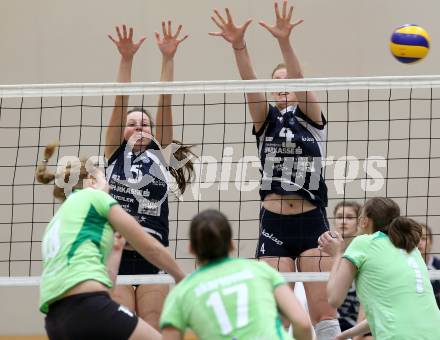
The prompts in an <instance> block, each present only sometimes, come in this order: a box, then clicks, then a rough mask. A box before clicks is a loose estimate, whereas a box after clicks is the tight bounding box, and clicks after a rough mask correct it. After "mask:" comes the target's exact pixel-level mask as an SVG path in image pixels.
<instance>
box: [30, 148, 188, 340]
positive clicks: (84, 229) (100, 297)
mask: <svg viewBox="0 0 440 340" xmlns="http://www.w3.org/2000/svg"><path fill="white" fill-rule="evenodd" d="M55 147H56V145H50V146H48V147H47V148H46V150H45V160H44V161H43V163H42V164H41V165H39V166H38V168H37V173H36V177H37V180H38V181H39V182H42V183H49V182H51V181H52V180H55V182H56V183H57V180H58V181H59V180H61V181H63V182H64V183H67V182H69V180H71V179H72V178H74V177H75V176H78V177H77V178H78V182H77V184H76V185H75V186H74V187H73V192H72V193H71V194H70V195H68V196H67V197H66V193H65V191H64V189H63V188H60V187H59V186H57V185H55V187H54V196H55V197H57V198H60V199H61V200H62V201H63V204H62V205H61V206H60V208H59V209H58V211H57V213H56V214H55V216H54V217H53V218H52V220H51V222H50V223H49V225H48V226H47V228H46V230H45V233H44V236H43V241H42V254H43V273H42V275H41V283H40V310H41V311H42V312H43V313H45V314H47V316H46V323H45V325H46V330H47V333H48V335H49V338H50V339H115V340H116V339H121V340H122V339H160V334H159V333H158V332H157V331H156V330H154V329H153V328H152V327H151V326H149V325H148V324H147V323H146V322H144V321H143V320H141V319H139V318H137V316H136V315H134V314H133V313H131V312H130V311H129V310H128V309H127V308H125V307H124V306H122V305H119V304H117V303H116V302H114V301H113V300H112V299H111V298H110V296H109V290H110V288H111V287H112V285H113V284H114V282H112V280H111V278H110V276H111V275H109V273H108V271H107V269H110V271H111V272H113V273H115V272H116V273H117V267H118V265H119V261H120V255H121V252H122V244H120V242H117V243H116V245H117V248H116V249H115V250H116V251H115V252H114V253H111V252H112V247H113V242H114V231H117V232H119V233H120V234H121V235H122V236H123V237H125V238H126V239H127V241H128V242H129V243H130V244H131V245H132V246H133V247H134V248H135V249H136V250H137V251H138V252H139V253H140V254H141V255H142V256H144V257H145V258H146V259H148V261H151V263H153V264H155V265H156V266H158V267H160V268H163V269H164V270H166V271H167V272H168V273H170V274H171V275H172V276H173V277H174V278H175V280H176V281H177V282H178V281H180V280H181V279H182V278H183V277H184V273H183V272H182V271H181V270H180V268H179V267H178V265H177V263H176V262H175V260H174V259H173V258H172V257H171V255H170V253H169V252H168V251H167V250H166V248H165V247H164V246H162V245H161V244H160V243H159V242H158V241H157V240H156V239H155V238H153V237H152V236H150V235H148V234H147V233H145V232H143V230H142V228H141V226H140V225H139V224H138V223H137V222H136V220H135V219H134V218H133V217H132V216H130V215H129V214H128V213H127V212H125V211H124V210H123V209H122V208H121V207H120V206H119V204H118V203H117V202H116V201H115V200H114V199H113V198H112V197H111V196H110V195H109V194H108V193H107V191H108V185H107V183H106V179H105V176H104V173H103V172H102V171H100V170H99V169H97V168H95V167H92V169H89V170H90V173H89V172H88V171H87V169H86V168H88V164H87V163H85V162H81V163H80V164H76V165H77V166H76V167H75V166H74V165H71V166H69V167H66V168H65V169H64V170H63V171H61V172H60V171H58V172H57V173H56V174H52V173H50V172H49V171H48V169H47V161H48V159H49V158H50V157H51V156H52V154H53V152H54V149H55ZM74 170H77V171H74ZM58 183H59V182H58ZM106 264H107V265H108V266H111V267H112V268H106Z"/></svg>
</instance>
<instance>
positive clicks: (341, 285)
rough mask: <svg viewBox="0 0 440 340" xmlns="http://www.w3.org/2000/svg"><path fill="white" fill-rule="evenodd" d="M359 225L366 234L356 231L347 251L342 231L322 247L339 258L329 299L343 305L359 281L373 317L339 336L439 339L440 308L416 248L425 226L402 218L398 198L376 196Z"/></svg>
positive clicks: (322, 239) (325, 238) (368, 314)
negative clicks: (352, 286) (397, 202)
mask: <svg viewBox="0 0 440 340" xmlns="http://www.w3.org/2000/svg"><path fill="white" fill-rule="evenodd" d="M359 227H360V229H361V230H362V231H363V233H364V234H366V235H360V236H357V237H356V238H355V239H354V240H353V241H352V242H351V244H350V245H349V246H348V248H347V249H346V250H345V252H343V250H342V249H343V240H342V238H341V236H340V235H339V234H338V233H337V232H336V233H335V234H336V235H335V234H331V233H329V232H327V233H324V234H323V235H321V237H320V238H319V244H320V247H321V249H322V250H324V251H325V252H326V253H328V254H330V255H331V256H333V258H334V260H335V262H334V265H333V268H332V271H331V273H330V279H329V281H328V285H327V293H328V297H329V302H330V304H332V305H333V306H335V307H337V306H339V305H340V304H341V303H342V301H343V300H344V298H345V296H346V294H347V291H348V289H349V288H350V286H351V284H352V282H353V280H355V282H356V291H357V293H358V297H359V300H360V302H361V304H362V305H364V307H365V313H366V317H367V321H368V322H363V323H361V324H359V325H357V326H355V327H356V328H355V329H351V330H348V331H346V332H344V333H343V334H341V335H340V336H339V337H338V338H337V339H338V340H339V339H347V338H348V337H349V336H354V335H357V334H362V333H364V332H367V331H368V329H371V332H372V333H373V336H374V338H375V339H380V340H391V339H393V340H401V339H405V340H436V339H439V334H440V333H439V331H438V325H440V311H439V309H438V308H437V305H436V302H435V298H434V293H433V290H432V286H431V283H430V281H429V275H428V271H427V269H426V265H425V263H424V261H423V258H422V256H421V254H420V251H419V250H418V248H417V245H418V243H419V241H420V238H421V236H422V230H421V227H420V225H419V224H418V223H416V222H415V221H413V220H412V219H409V218H406V217H401V216H400V208H399V206H398V205H397V204H396V203H395V202H394V201H393V200H391V199H389V198H381V197H376V198H372V199H369V200H368V201H367V202H366V203H365V205H364V207H363V208H362V213H361V215H360V219H359Z"/></svg>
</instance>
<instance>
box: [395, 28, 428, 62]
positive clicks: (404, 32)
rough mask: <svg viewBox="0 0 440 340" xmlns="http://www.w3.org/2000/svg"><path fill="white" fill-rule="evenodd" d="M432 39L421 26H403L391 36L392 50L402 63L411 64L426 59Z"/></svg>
mask: <svg viewBox="0 0 440 340" xmlns="http://www.w3.org/2000/svg"><path fill="white" fill-rule="evenodd" d="M430 44H431V38H430V37H429V34H428V33H427V32H426V31H425V30H424V29H423V28H422V27H420V26H417V25H411V24H408V25H403V26H400V27H398V28H397V29H396V30H395V31H394V32H393V34H392V35H391V42H390V50H391V53H392V54H393V56H394V57H395V58H396V59H397V60H398V61H400V62H401V63H405V64H411V63H415V62H417V61H419V60H422V59H423V58H425V57H426V55H427V54H428V52H429V47H430Z"/></svg>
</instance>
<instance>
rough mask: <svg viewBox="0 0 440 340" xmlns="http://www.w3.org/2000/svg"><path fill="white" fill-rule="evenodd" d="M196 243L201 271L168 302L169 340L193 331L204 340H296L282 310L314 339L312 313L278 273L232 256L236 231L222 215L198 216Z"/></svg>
mask: <svg viewBox="0 0 440 340" xmlns="http://www.w3.org/2000/svg"><path fill="white" fill-rule="evenodd" d="M190 240H191V241H190V243H191V245H190V246H191V252H192V253H193V254H194V255H195V256H196V257H197V260H198V263H199V265H200V267H199V268H198V269H197V270H196V271H195V272H193V273H192V274H191V275H190V276H188V277H187V278H186V279H185V280H183V281H182V282H181V283H180V284H178V285H177V286H176V287H175V288H174V289H173V290H172V291H171V293H170V294H169V296H168V297H167V299H166V301H165V307H164V310H163V312H162V316H161V321H160V325H161V328H162V330H163V331H162V335H163V339H164V340H177V339H183V334H184V332H185V330H186V329H187V328H191V329H192V330H193V331H194V332H195V333H196V335H197V336H198V338H199V339H201V340H203V339H209V340H216V339H219V340H223V339H228V340H231V339H236V340H242V339H243V340H246V339H253V340H258V339H259V340H275V339H291V337H290V336H289V335H288V334H287V333H286V332H285V330H284V329H283V327H282V324H281V320H280V318H279V315H278V309H279V310H280V311H281V312H282V313H283V315H285V316H286V317H287V318H288V319H289V320H290V321H291V322H292V324H293V329H294V335H295V338H296V339H300V340H301V339H310V340H311V339H312V325H311V321H310V319H309V316H308V314H307V313H306V312H305V311H304V310H303V308H302V307H301V305H300V303H299V302H298V300H297V299H296V297H295V296H294V295H293V292H292V291H291V290H290V288H289V286H288V285H287V284H286V282H285V280H284V279H283V278H282V277H281V275H280V274H279V273H278V272H277V271H276V270H274V269H272V268H271V267H270V266H269V265H267V264H266V263H264V262H257V261H255V260H246V259H237V258H231V257H228V254H229V253H230V252H231V251H232V250H233V244H232V231H231V226H230V224H229V222H228V220H227V219H226V217H225V216H224V215H223V214H222V213H220V212H218V211H216V210H206V211H204V212H202V213H200V214H198V215H197V216H195V217H194V218H193V220H192V222H191V225H190ZM277 308H278V309H277Z"/></svg>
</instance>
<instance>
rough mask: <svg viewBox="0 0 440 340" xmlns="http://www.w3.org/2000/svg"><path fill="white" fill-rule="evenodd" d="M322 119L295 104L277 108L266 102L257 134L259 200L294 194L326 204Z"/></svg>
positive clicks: (323, 126)
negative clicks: (267, 109)
mask: <svg viewBox="0 0 440 340" xmlns="http://www.w3.org/2000/svg"><path fill="white" fill-rule="evenodd" d="M325 124H326V121H325V118H324V116H322V124H317V123H315V122H314V121H312V120H311V119H310V118H308V117H307V116H306V115H305V114H304V113H303V112H302V111H301V110H300V109H299V107H298V106H296V107H291V106H290V107H288V108H287V109H285V110H283V111H280V110H279V109H278V108H277V107H274V106H272V105H269V112H268V114H267V117H266V120H265V122H264V124H263V126H262V127H261V128H260V130H259V131H255V128H254V131H253V134H254V135H256V137H257V147H258V155H259V157H260V161H261V169H260V172H261V175H262V179H261V188H260V196H261V199H262V200H264V198H265V197H266V196H267V195H268V194H271V193H276V194H279V195H283V196H285V195H291V194H298V195H300V196H301V197H304V198H305V199H307V200H309V201H311V202H313V203H314V204H315V205H317V206H319V207H326V206H327V201H328V199H327V187H326V185H325V182H324V178H323V176H322V167H323V157H325V146H326V142H325V137H326V135H325Z"/></svg>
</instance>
